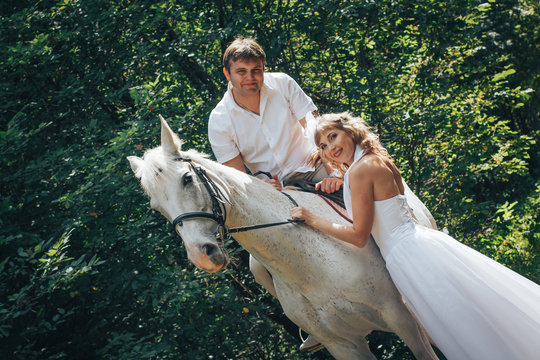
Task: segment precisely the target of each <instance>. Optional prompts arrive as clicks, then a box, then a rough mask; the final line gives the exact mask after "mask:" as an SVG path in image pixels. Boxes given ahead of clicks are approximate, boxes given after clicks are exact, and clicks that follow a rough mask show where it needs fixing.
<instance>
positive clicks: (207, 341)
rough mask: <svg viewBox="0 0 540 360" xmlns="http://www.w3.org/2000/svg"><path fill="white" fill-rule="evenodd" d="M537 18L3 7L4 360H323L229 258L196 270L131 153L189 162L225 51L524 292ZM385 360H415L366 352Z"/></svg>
mask: <svg viewBox="0 0 540 360" xmlns="http://www.w3.org/2000/svg"><path fill="white" fill-rule="evenodd" d="M539 11H540V6H539V3H538V2H537V1H533V0H487V1H472V0H452V1H440V0H423V1H420V0H401V1H396V0H377V1H371V0H366V1H359V0H356V1H346V0H344V1H337V0H314V1H294V0H273V1H270V0H268V1H247V0H183V1H173V0H156V1H135V0H131V1H130V0H119V1H105V0H93V1H83V0H62V1H53V0H49V1H34V0H4V1H2V2H1V3H0V91H1V94H2V99H3V100H2V101H1V102H0V122H1V123H0V174H1V176H0V191H1V196H2V197H1V202H0V225H1V226H0V358H2V359H231V358H237V359H285V358H287V359H311V358H317V359H327V358H330V356H329V355H328V353H327V352H325V351H322V352H318V353H315V354H311V355H309V354H308V355H304V354H300V353H298V352H297V346H298V344H299V340H298V338H297V337H295V329H294V326H292V325H291V324H290V323H289V322H287V320H286V318H285V317H284V316H283V314H282V311H281V309H280V307H279V305H278V303H277V302H276V301H275V300H274V299H272V298H271V297H270V296H269V295H267V294H266V293H265V292H263V291H262V290H261V288H260V287H259V286H257V285H256V284H255V283H254V282H253V279H252V277H251V275H250V274H249V271H248V268H247V262H246V259H247V255H246V253H245V251H243V250H242V249H241V248H239V247H238V245H236V244H235V243H232V242H231V243H229V244H228V245H227V246H228V248H229V250H230V251H231V253H232V254H233V257H234V262H233V265H232V266H230V268H229V269H228V270H226V271H224V272H222V273H219V274H206V273H203V272H201V271H199V270H197V269H196V268H194V266H193V265H191V264H190V263H189V262H188V260H187V257H186V253H185V251H184V249H183V247H182V244H181V243H180V242H179V240H178V239H177V238H176V237H175V236H174V235H173V233H172V232H171V228H170V225H169V224H167V223H166V220H165V219H164V218H163V217H161V216H159V215H155V214H153V213H152V212H151V211H150V210H149V205H148V199H147V198H146V197H145V196H144V194H143V192H142V190H141V189H140V188H139V185H138V183H137V181H136V179H135V177H134V176H133V175H132V172H131V170H130V167H129V164H128V162H127V160H126V156H128V155H142V153H143V152H144V150H146V149H148V148H151V147H154V146H157V145H159V122H158V119H157V115H158V114H162V115H163V116H164V117H165V118H166V119H168V121H169V123H170V124H171V126H172V128H173V129H174V130H175V131H177V132H178V133H179V135H180V136H181V137H182V138H183V139H184V140H185V142H186V145H185V147H186V148H196V149H198V150H201V151H204V152H206V153H209V154H210V153H211V150H210V147H209V144H208V141H207V136H206V126H207V125H206V124H207V119H208V115H209V112H210V111H211V109H212V108H213V107H214V106H215V105H216V103H217V102H218V101H219V100H220V97H221V96H222V95H223V93H224V91H225V89H226V82H225V78H224V76H223V73H222V68H221V65H220V64H221V57H222V53H223V50H224V49H225V47H226V46H227V45H228V44H229V43H230V42H231V41H232V40H233V39H234V37H235V36H236V35H238V34H242V35H249V36H253V37H255V38H256V39H257V40H258V41H259V42H260V43H261V45H262V46H263V48H264V49H265V50H266V54H267V57H268V63H267V70H268V71H283V72H286V73H288V74H290V75H291V76H292V77H293V78H294V79H296V80H297V82H298V83H299V84H300V85H301V86H302V88H303V89H304V90H305V91H306V93H307V94H308V95H309V96H311V97H312V98H313V100H314V102H315V103H316V105H317V106H318V107H319V109H320V111H321V112H323V113H324V112H338V111H351V112H353V113H355V114H358V115H361V116H363V117H364V118H365V119H367V120H368V121H369V123H371V124H372V125H373V126H374V127H375V128H376V129H377V131H378V132H379V134H380V135H381V138H382V140H383V142H384V144H385V145H386V146H387V148H388V149H389V151H390V153H391V154H393V156H394V158H395V160H396V162H397V163H398V165H399V167H400V168H401V170H402V173H403V176H404V178H405V179H406V180H407V181H408V182H409V184H410V185H411V186H412V187H413V189H414V191H415V192H416V193H417V194H418V195H419V197H420V198H421V199H423V200H424V202H425V203H426V204H427V206H428V208H429V209H430V210H431V211H432V213H433V214H434V216H435V218H436V220H437V222H438V224H439V226H440V227H446V228H447V229H448V230H449V232H450V234H451V235H453V236H454V237H456V238H457V239H460V240H461V241H462V242H464V243H465V244H467V245H469V246H471V247H473V248H475V249H477V250H479V251H481V252H482V253H484V254H486V255H488V256H490V257H491V258H493V259H495V260H497V261H499V262H501V263H503V264H505V265H506V266H508V267H510V268H512V269H514V270H515V271H517V272H519V273H520V274H523V275H524V276H526V277H528V278H529V279H531V280H533V281H535V282H537V283H538V282H540V266H539V265H540V229H539V225H538V220H539V208H540V166H539V161H540V156H539V145H538V143H537V141H538V138H539V132H540V126H539V119H538V115H539V107H540V101H539V100H540V96H539V93H538V91H539V89H540V87H539V81H540V77H539V74H540V47H539V46H540V39H539V34H540V32H539V27H540V16H539ZM370 346H371V348H372V350H373V351H374V352H375V353H376V354H377V357H378V358H380V359H390V358H394V359H402V358H403V359H408V358H412V356H411V355H410V353H409V352H408V350H407V348H406V347H405V346H404V345H403V344H402V343H401V342H400V341H398V340H397V339H396V337H395V336H392V335H389V334H384V333H374V334H372V335H371V336H370Z"/></svg>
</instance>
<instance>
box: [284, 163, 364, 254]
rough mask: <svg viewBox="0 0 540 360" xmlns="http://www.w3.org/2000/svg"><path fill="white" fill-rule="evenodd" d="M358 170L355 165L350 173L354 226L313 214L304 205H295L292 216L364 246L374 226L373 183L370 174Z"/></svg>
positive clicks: (331, 234) (339, 237)
mask: <svg viewBox="0 0 540 360" xmlns="http://www.w3.org/2000/svg"><path fill="white" fill-rule="evenodd" d="M358 170H360V169H358V166H355V168H353V169H351V171H350V173H349V183H350V189H351V199H352V208H353V224H352V226H349V225H341V224H336V223H333V222H331V221H328V220H326V219H323V218H322V217H320V216H317V215H315V214H313V213H312V212H311V211H309V210H307V209H305V208H304V207H302V206H299V207H294V208H293V209H292V210H291V216H292V217H293V218H299V219H304V220H305V222H306V225H309V226H312V227H314V228H315V229H317V230H320V231H322V232H324V233H325V234H328V235H330V236H333V237H335V238H337V239H339V240H342V241H345V242H348V243H350V244H353V245H356V246H358V247H360V248H362V247H364V246H365V245H366V244H367V242H368V240H369V235H370V233H371V228H372V226H373V214H374V206H373V185H372V181H371V179H370V178H369V176H365V174H364V176H361V170H360V171H358Z"/></svg>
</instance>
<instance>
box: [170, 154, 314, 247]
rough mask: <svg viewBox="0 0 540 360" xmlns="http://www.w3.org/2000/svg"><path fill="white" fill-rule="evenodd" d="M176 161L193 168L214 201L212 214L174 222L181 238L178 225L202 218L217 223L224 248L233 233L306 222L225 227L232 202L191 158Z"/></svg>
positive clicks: (185, 216) (188, 216)
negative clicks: (227, 205) (226, 239)
mask: <svg viewBox="0 0 540 360" xmlns="http://www.w3.org/2000/svg"><path fill="white" fill-rule="evenodd" d="M174 161H184V162H186V163H188V164H189V165H190V166H191V168H192V169H193V172H194V173H195V174H196V175H197V177H198V178H199V180H200V181H201V182H202V184H203V185H204V187H205V188H206V191H208V194H209V195H210V199H211V201H212V212H211V213H209V212H203V211H192V212H187V213H184V214H180V215H178V216H177V217H176V218H175V219H174V220H173V222H172V225H173V229H174V231H175V232H176V234H177V235H178V236H180V234H179V233H178V231H177V225H178V226H182V225H183V224H184V223H183V222H184V220H189V219H201V218H203V219H210V220H213V221H214V222H216V223H217V230H216V232H215V234H214V236H215V237H216V240H218V242H219V246H220V247H221V248H223V242H224V241H225V238H229V237H230V236H231V234H233V233H238V232H244V231H250V230H256V229H262V228H267V227H272V226H279V225H286V224H293V223H303V222H304V220H302V219H288V220H287V221H281V222H275V223H268V224H259V225H250V226H240V227H235V228H228V227H227V226H225V221H226V220H227V209H226V207H225V203H226V202H228V203H229V204H230V202H229V201H228V200H227V199H226V198H225V196H224V195H223V193H222V192H221V190H220V188H219V187H218V186H217V185H216V183H215V182H214V181H213V180H212V179H211V178H210V177H209V176H208V175H207V174H206V170H205V169H204V168H202V167H200V166H196V165H195V164H194V163H193V161H192V160H191V159H190V158H184V157H180V156H179V157H176V158H174ZM282 194H283V195H285V196H286V197H287V198H289V200H291V202H292V203H293V205H294V206H298V204H297V203H296V201H295V200H294V199H293V198H292V197H291V196H290V195H289V194H286V193H284V192H282Z"/></svg>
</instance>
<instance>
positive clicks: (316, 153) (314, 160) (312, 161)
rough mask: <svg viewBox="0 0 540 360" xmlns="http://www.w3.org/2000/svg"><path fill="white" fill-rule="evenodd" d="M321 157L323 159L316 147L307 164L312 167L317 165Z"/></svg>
mask: <svg viewBox="0 0 540 360" xmlns="http://www.w3.org/2000/svg"><path fill="white" fill-rule="evenodd" d="M320 159H321V155H320V154H319V150H317V149H315V150H313V151H312V152H311V154H310V155H309V157H308V160H307V161H306V165H310V166H311V167H315V165H317V162H318V161H319V160H320Z"/></svg>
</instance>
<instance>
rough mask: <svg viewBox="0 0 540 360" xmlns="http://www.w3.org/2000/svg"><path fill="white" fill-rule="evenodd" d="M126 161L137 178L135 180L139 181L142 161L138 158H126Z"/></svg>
mask: <svg viewBox="0 0 540 360" xmlns="http://www.w3.org/2000/svg"><path fill="white" fill-rule="evenodd" d="M127 159H128V160H129V165H131V170H133V173H134V174H135V177H137V179H140V178H141V174H140V172H139V169H140V168H141V166H142V164H143V162H144V160H143V159H141V158H140V157H138V156H128V157H127Z"/></svg>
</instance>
